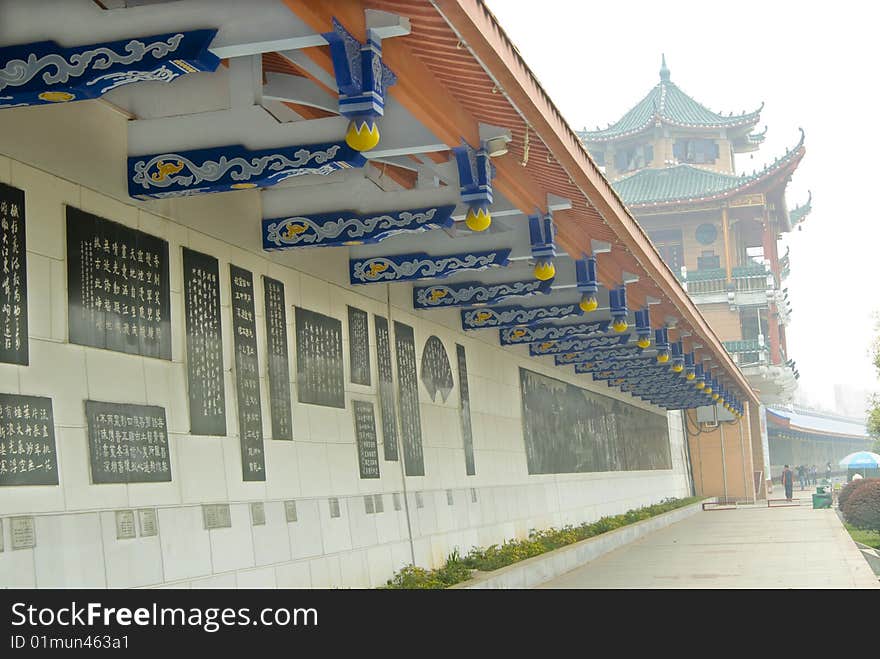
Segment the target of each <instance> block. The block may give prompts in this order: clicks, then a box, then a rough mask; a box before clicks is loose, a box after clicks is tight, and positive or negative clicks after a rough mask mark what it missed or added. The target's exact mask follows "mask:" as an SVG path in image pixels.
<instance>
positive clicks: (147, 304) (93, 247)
mask: <svg viewBox="0 0 880 659" xmlns="http://www.w3.org/2000/svg"><path fill="white" fill-rule="evenodd" d="M67 286H68V297H67V308H68V327H69V332H70V342H71V343H78V344H80V345H86V346H92V347H94V348H104V349H106V350H115V351H117V352H126V353H129V354H134V355H143V356H145V357H156V358H159V359H167V360H170V359H171V316H170V308H171V307H170V283H169V277H168V243H167V242H166V241H164V240H162V239H161V238H156V237H155V236H151V235H149V234H146V233H144V232H142V231H138V230H137V229H130V228H128V227H126V226H123V225H121V224H118V223H116V222H111V221H109V220H105V219H103V218H100V217H98V216H96V215H92V214H91V213H86V212H85V211H81V210H79V209H77V208H72V207H70V206H68V207H67Z"/></svg>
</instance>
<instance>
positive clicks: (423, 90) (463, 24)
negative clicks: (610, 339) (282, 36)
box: [284, 0, 759, 404]
mask: <svg viewBox="0 0 880 659" xmlns="http://www.w3.org/2000/svg"><path fill="white" fill-rule="evenodd" d="M284 2H285V4H286V5H287V6H288V8H289V9H290V10H291V11H292V12H293V13H295V14H296V15H297V16H298V17H299V18H300V19H302V20H304V21H305V22H306V23H308V24H309V25H310V26H311V27H312V28H313V29H316V30H318V31H326V30H327V29H329V22H330V17H331V16H336V17H337V18H338V19H339V20H340V21H341V22H342V23H343V24H344V25H346V27H347V28H348V29H350V30H352V31H353V33H354V34H355V36H360V37H361V38H363V33H364V32H365V21H364V13H363V10H364V9H365V8H379V9H383V10H386V11H393V12H395V13H400V14H401V15H406V16H408V17H409V18H410V19H411V20H412V21H414V23H415V21H416V20H417V19H418V20H420V21H421V22H422V23H425V22H430V21H429V20H428V19H429V18H430V17H431V16H436V17H439V18H440V19H442V22H445V26H448V27H449V32H448V34H444V33H440V32H437V31H436V29H437V26H435V25H433V23H432V24H431V25H432V27H431V29H433V30H435V32H433V33H428V35H427V36H426V35H425V34H422V37H421V38H422V39H423V40H425V39H427V40H426V41H424V43H423V42H422V41H418V42H414V41H412V39H413V37H412V36H409V37H401V38H397V39H389V40H388V42H387V44H386V43H383V56H384V58H385V60H386V61H387V63H388V65H389V66H390V67H391V68H392V70H394V72H395V73H397V74H398V82H397V84H396V85H394V87H392V88H391V89H390V90H389V92H390V93H391V95H392V96H394V97H395V99H396V100H398V101H399V102H401V104H402V105H404V106H405V107H407V109H409V110H410V111H411V112H413V114H414V115H415V116H416V117H418V118H419V120H420V121H422V122H423V123H424V124H425V126H426V127H427V128H428V129H429V130H431V131H432V132H433V133H434V134H435V135H436V136H437V137H438V138H440V139H441V140H443V141H445V142H446V143H447V144H450V145H457V144H458V143H459V140H460V139H462V138H464V139H465V140H467V141H468V142H470V143H472V144H474V143H476V142H477V141H478V139H479V138H478V134H477V121H476V120H475V118H474V117H473V116H472V115H471V114H470V112H469V111H468V110H467V109H465V108H464V107H463V106H462V104H461V103H459V102H456V99H455V98H454V97H453V96H452V94H451V93H450V90H449V89H448V88H447V87H446V86H445V85H444V84H443V83H441V82H440V81H438V80H437V78H436V77H435V75H434V74H433V73H432V72H431V71H430V70H429V69H428V67H427V66H426V64H425V63H424V62H422V60H421V59H420V57H419V56H416V55H414V54H413V50H414V49H416V48H421V49H422V50H424V49H425V48H431V49H433V48H434V45H433V44H435V43H436V44H437V46H436V49H437V52H436V56H437V57H442V56H446V55H448V56H450V57H456V58H459V59H461V57H462V56H463V57H465V58H466V60H467V61H468V62H469V63H472V64H475V65H476V66H477V67H478V68H479V69H480V70H481V71H484V72H486V73H487V74H488V75H489V76H490V77H491V78H492V79H493V80H494V81H496V83H497V84H496V86H497V91H500V92H501V93H495V92H494V91H493V93H491V94H490V93H488V89H487V90H486V93H485V94H483V95H481V99H482V101H483V103H484V105H483V107H485V108H487V113H485V114H487V115H494V114H495V111H496V110H497V111H498V112H500V113H501V114H505V113H506V112H507V111H508V110H509V109H513V110H514V111H515V113H516V114H518V116H519V117H522V118H523V120H524V121H525V123H526V125H527V126H528V128H529V129H531V131H532V132H533V139H534V140H535V144H534V145H533V150H534V149H536V148H538V147H546V149H547V151H548V155H547V160H546V164H544V162H542V161H543V158H541V159H539V160H538V161H536V163H535V168H532V166H531V164H530V167H529V168H528V169H527V168H525V167H522V166H520V163H519V162H518V161H517V160H515V159H512V158H499V159H497V162H495V163H494V164H495V166H496V169H497V177H496V180H495V185H496V186H497V189H498V190H499V191H500V192H501V193H502V194H504V196H506V197H507V198H508V199H509V200H510V201H511V202H512V203H514V204H515V205H516V206H517V207H518V208H519V209H520V210H522V211H524V212H526V213H531V212H534V209H535V208H543V207H545V205H546V194H547V192H549V191H550V189H548V182H547V179H546V177H545V178H544V179H543V181H544V182H543V183H539V182H538V181H537V178H540V174H539V171H538V170H543V171H544V172H546V171H552V180H554V181H556V182H558V183H560V185H561V184H562V183H563V182H564V184H565V185H567V184H569V182H570V184H571V186H570V187H571V190H572V191H575V190H577V191H580V192H581V193H582V194H583V195H584V196H583V198H582V199H581V200H577V199H572V201H573V202H575V203H576V205H578V206H579V207H585V206H586V209H589V210H590V212H591V213H592V215H593V216H595V220H593V224H592V225H590V223H589V222H586V221H585V217H584V213H583V212H579V213H578V212H574V211H562V212H559V213H557V214H556V216H555V217H556V224H557V229H558V234H557V239H558V243H559V245H560V247H562V248H563V249H565V250H566V251H567V252H568V253H569V254H570V255H573V256H574V257H578V256H580V254H581V253H583V252H584V251H588V250H589V238H590V237H594V238H598V239H603V240H607V239H612V240H613V241H614V243H615V249H614V251H613V252H612V254H610V255H609V258H608V259H605V260H604V265H603V263H602V262H600V269H599V270H600V273H599V274H600V276H603V271H606V272H608V269H609V268H611V269H613V270H614V273H613V275H611V274H610V273H609V274H608V275H607V276H606V278H608V277H611V278H612V279H613V278H614V277H619V276H620V268H621V267H623V266H625V268H626V269H627V270H630V271H632V270H633V268H641V269H642V270H643V271H644V274H645V275H646V279H647V280H648V281H644V280H643V281H641V282H639V283H637V284H636V285H635V286H634V288H635V289H636V290H633V291H631V293H632V295H631V297H632V298H633V300H632V301H633V303H635V304H641V302H639V301H638V300H639V298H640V297H641V295H647V294H651V295H657V293H656V292H653V293H647V292H646V290H647V289H648V288H650V289H651V290H656V291H659V292H660V293H662V295H661V297H665V298H666V300H665V301H663V303H662V304H661V305H659V307H655V311H656V312H658V313H660V314H667V313H675V314H676V315H680V316H681V318H682V320H683V321H684V322H683V324H684V325H689V326H690V327H689V329H691V330H692V332H693V334H694V335H695V338H696V337H697V336H699V338H700V340H701V341H702V343H703V344H704V345H705V346H706V347H705V349H708V350H709V351H710V352H711V353H712V356H713V357H714V358H715V359H716V363H718V364H719V365H721V366H722V370H723V371H725V372H727V373H728V374H729V375H730V376H731V377H732V379H733V380H734V381H735V382H736V383H737V385H738V387H739V388H740V389H741V390H742V391H743V392H745V396H748V397H749V398H750V399H751V400H752V402H753V403H755V404H758V403H759V401H758V398H757V396H756V394H755V392H754V391H753V390H752V389H751V387H750V386H749V383H748V381H747V380H746V379H745V377H744V376H743V375H742V372H741V371H740V370H739V369H738V367H737V366H736V364H735V363H734V362H733V361H732V360H731V358H730V356H729V355H728V353H727V352H726V351H725V350H724V347H723V346H722V344H721V342H720V340H719V339H718V337H717V336H716V335H715V333H714V332H713V331H712V329H711V328H710V327H709V325H708V324H707V323H706V321H705V320H704V319H703V317H702V316H701V315H700V313H699V311H698V310H697V308H696V306H695V305H694V304H693V303H692V302H691V300H690V298H688V297H687V294H686V293H685V291H684V289H683V288H682V287H681V285H680V284H679V282H678V280H677V279H676V278H675V276H674V275H673V274H672V272H671V270H669V268H668V267H667V266H666V264H665V263H664V262H663V261H662V259H661V258H660V255H659V254H658V252H657V251H656V249H655V248H654V246H653V244H652V243H651V242H650V239H649V238H648V236H647V235H646V234H645V233H644V232H643V231H642V229H641V227H640V226H639V225H638V223H637V222H636V220H635V219H634V218H633V217H632V216H631V215H630V214H629V212H628V211H627V210H626V208H625V206H624V205H623V202H622V201H621V200H620V198H619V197H618V196H617V194H616V193H615V192H614V190H613V189H612V188H611V185H610V184H609V183H608V181H607V180H606V179H605V178H604V176H603V175H602V173H601V172H600V171H599V169H598V168H597V167H596V165H595V164H594V163H593V162H592V160H591V159H590V157H589V155H588V154H587V151H586V149H585V148H584V147H583V145H582V144H581V142H580V140H579V138H578V137H577V135H576V134H575V133H574V131H573V130H572V129H571V128H570V127H569V126H568V125H567V124H566V123H565V121H564V119H563V118H562V116H561V114H560V113H559V112H558V110H556V108H555V106H554V105H553V103H552V101H550V99H549V97H548V95H547V94H546V92H544V90H543V89H542V88H541V86H540V84H539V83H538V82H537V80H536V79H535V78H534V76H533V75H532V73H531V71H530V70H529V69H528V67H527V66H526V65H525V63H524V62H523V61H522V58H521V57H520V56H519V53H518V52H517V51H516V49H515V47H514V46H513V44H512V43H511V42H510V41H509V39H508V38H507V36H506V35H505V34H504V32H503V31H502V29H501V28H500V26H499V25H498V23H497V21H496V20H495V19H494V17H493V16H492V14H491V13H490V12H489V10H488V9H487V8H486V6H485V4H484V3H483V2H482V1H481V0H362V1H361V2H352V1H351V0H284ZM445 26H444V27H445ZM453 35H454V36H455V37H457V38H458V40H459V42H458V47H457V48H456V47H453V48H452V50H451V51H450V50H449V45H448V42H449V41H450V38H451V37H452V36H453ZM453 43H454V42H453ZM444 49H445V50H444ZM308 50H309V51H310V52H308V53H307V54H308V55H309V56H310V57H312V58H313V59H315V60H316V61H317V62H319V63H320V64H321V66H323V67H324V68H325V69H328V70H329V69H330V67H331V66H332V65H331V64H330V61H329V57H328V56H327V54H326V53H325V52H323V51H322V49H308ZM447 51H448V52H447ZM432 52H433V50H432ZM435 59H436V58H435ZM464 62H465V61H464V60H462V61H460V62H459V63H458V64H457V66H459V65H462V64H464ZM502 111H503V112H502ZM505 116H506V115H505ZM500 118H501V117H500V116H499V119H500ZM484 120H485V119H484ZM489 123H495V122H492V121H489ZM533 160H534V158H533ZM562 187H564V186H562ZM588 214H589V213H588ZM604 236H607V238H606V237H604ZM612 237H613V238H612ZM632 261H635V263H632ZM637 290H639V291H641V295H637V294H636V291H637ZM652 313H653V312H652Z"/></svg>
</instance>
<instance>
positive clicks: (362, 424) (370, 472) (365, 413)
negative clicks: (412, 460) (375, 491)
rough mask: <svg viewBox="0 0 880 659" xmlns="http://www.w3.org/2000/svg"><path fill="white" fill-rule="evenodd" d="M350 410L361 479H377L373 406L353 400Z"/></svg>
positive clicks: (376, 450) (377, 459)
mask: <svg viewBox="0 0 880 659" xmlns="http://www.w3.org/2000/svg"><path fill="white" fill-rule="evenodd" d="M352 409H353V415H354V434H355V441H356V442H357V452H358V466H359V467H360V474H361V478H379V446H378V442H377V440H376V417H375V414H374V412H373V404H372V403H370V402H367V401H363V400H353V401H352Z"/></svg>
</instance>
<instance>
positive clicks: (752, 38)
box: [487, 0, 880, 407]
mask: <svg viewBox="0 0 880 659" xmlns="http://www.w3.org/2000/svg"><path fill="white" fill-rule="evenodd" d="M487 3H488V5H489V7H490V8H491V10H492V12H493V13H494V14H495V15H496V17H497V18H498V20H499V22H500V23H501V26H502V27H503V28H504V29H505V31H506V32H507V34H508V36H509V37H510V38H511V39H512V40H513V42H514V44H516V46H517V47H518V48H519V51H520V53H521V54H522V55H523V57H524V59H525V61H526V62H527V64H528V65H529V66H530V67H531V69H532V71H533V72H534V73H535V75H536V76H537V78H538V80H539V81H540V82H541V84H542V85H543V87H544V89H545V90H546V91H547V93H548V94H550V97H551V98H552V99H553V101H554V102H555V104H556V106H557V107H558V108H559V110H560V111H561V112H562V114H563V115H564V116H565V118H566V119H567V120H568V122H569V124H570V125H571V126H572V127H573V128H575V129H577V130H580V129H581V128H583V127H585V126H586V127H588V128H590V129H595V127H596V126H597V125H600V126H603V127H604V126H606V125H607V124H608V123H609V122H613V121H616V120H617V119H619V118H620V117H621V116H622V115H623V114H624V112H626V111H627V110H629V109H630V108H631V107H632V106H633V105H635V104H636V102H638V101H639V100H641V98H642V97H643V96H644V95H645V94H647V93H648V91H649V90H650V89H651V87H653V86H654V85H655V84H657V82H658V80H659V73H658V72H659V69H660V55H661V53H665V54H666V62H667V65H668V67H669V69H670V71H671V74H672V75H671V79H672V82H674V83H676V84H677V85H678V86H679V87H680V88H681V89H682V90H684V91H685V92H686V93H687V94H689V95H691V96H692V97H694V98H695V99H696V100H697V101H699V102H701V103H703V104H704V105H706V106H707V107H708V108H709V109H711V110H714V111H716V112H723V113H724V114H727V113H728V112H730V111H733V112H734V113H739V112H742V111H743V110H747V111H751V110H753V109H755V108H757V107H758V106H759V105H760V103H761V101H764V103H765V105H764V110H763V112H762V115H761V122H760V123H759V124H758V127H757V129H758V130H762V129H763V127H764V125H767V126H768V127H769V130H768V131H767V139H766V141H765V142H764V145H763V146H762V147H761V149H760V151H757V152H755V153H752V154H748V153H746V154H739V155H738V156H737V162H736V166H737V171H739V172H742V171H747V172H749V173H751V171H752V169H755V168H760V167H763V166H764V165H765V164H766V163H768V162H770V161H772V160H773V159H774V158H775V157H776V156H778V155H781V154H783V153H784V152H785V149H786V147H789V146H793V145H794V144H795V143H796V142H797V140H798V137H799V133H798V127H802V128H803V129H804V130H805V131H806V143H805V146H806V155H805V157H804V159H803V160H802V161H801V164H800V166H799V167H798V169H797V170H796V172H795V174H794V176H793V178H792V180H791V183H789V185H788V188H787V198H788V204H789V208H793V207H794V206H796V205H797V204H798V203H800V202H802V201H804V200H806V198H807V191H808V190H812V192H813V212H812V213H811V214H810V215H809V216H808V218H807V220H806V222H805V224H804V225H803V230H802V231H800V232H799V231H794V232H793V233H791V234H787V235H786V237H785V238H784V239H783V241H782V243H781V244H780V254H784V253H785V248H786V246H787V245H790V246H791V275H790V276H789V277H788V279H787V280H785V282H783V286H785V287H788V289H789V298H790V299H791V303H792V309H793V312H792V319H791V324H790V325H789V326H788V328H787V337H788V354H789V357H791V358H793V359H794V360H795V361H796V362H797V367H798V370H799V371H800V374H801V378H800V381H799V384H800V388H801V390H802V392H803V393H804V394H805V395H807V396H808V397H809V398H811V399H812V400H814V401H815V402H817V403H820V404H823V405H826V406H829V407H832V406H833V404H834V398H833V390H832V387H833V385H834V384H835V383H849V384H851V385H853V386H856V387H862V388H865V389H870V390H874V389H878V388H880V384H878V381H877V378H876V374H875V373H874V370H873V368H872V367H871V364H870V359H869V353H868V350H869V344H870V342H871V338H872V336H873V332H874V330H873V320H872V313H873V312H874V311H876V310H878V309H880V292H878V291H880V286H878V279H880V227H878V219H877V215H878V210H877V209H878V208H880V175H878V171H880V165H878V160H880V140H878V137H877V136H878V134H880V127H878V126H877V125H876V124H875V122H876V116H877V111H878V110H880V103H878V101H880V94H878V92H877V82H876V71H877V65H878V63H880V57H878V53H877V45H878V34H877V27H876V26H877V24H878V18H880V9H878V8H877V5H876V4H875V3H864V2H854V1H847V2H838V3H835V4H833V5H828V4H827V3H819V2H813V1H811V0H810V1H807V2H789V1H786V2H767V1H766V0H764V1H762V2H756V1H753V0H736V1H735V2H733V3H720V4H712V3H707V2H705V0H703V1H701V2H691V1H679V0H672V1H671V2H664V3H658V2H645V1H643V0H636V1H632V2H626V3H620V2H595V1H586V2H583V1H582V2H578V1H576V0H541V2H535V1H534V0H531V1H525V0H487Z"/></svg>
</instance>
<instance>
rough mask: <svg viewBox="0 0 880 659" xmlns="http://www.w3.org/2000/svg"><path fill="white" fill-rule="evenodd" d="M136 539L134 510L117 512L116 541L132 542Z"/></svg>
mask: <svg viewBox="0 0 880 659" xmlns="http://www.w3.org/2000/svg"><path fill="white" fill-rule="evenodd" d="M134 537H136V531H135V527H134V511H133V510H117V511H116V539H117V540H131V539H132V538H134Z"/></svg>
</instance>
